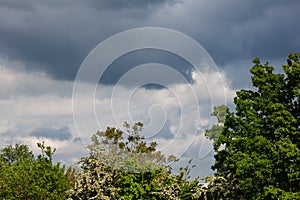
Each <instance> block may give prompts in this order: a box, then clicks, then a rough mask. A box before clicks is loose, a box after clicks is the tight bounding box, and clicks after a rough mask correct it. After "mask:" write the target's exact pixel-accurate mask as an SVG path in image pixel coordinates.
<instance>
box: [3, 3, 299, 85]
mask: <svg viewBox="0 0 300 200" xmlns="http://www.w3.org/2000/svg"><path fill="white" fill-rule="evenodd" d="M177 2H179V3H177ZM299 9H300V3H299V1H298V0H291V1H288V2H283V1H278V0H277V1H270V0H267V1H263V2H262V1H258V0H256V1H247V2H241V1H238V0H229V1H198V0H194V1H184V0H182V1H172V0H153V1H150V0H149V1H139V0H131V1H117V0H104V1H96V0H90V1H84V2H83V1H79V0H75V1H70V0H65V1H58V0H53V1H47V2H44V1H43V2H41V1H36V0H30V1H28V2H26V3H23V2H21V1H16V0H3V1H1V3H0V24H1V25H0V55H3V56H7V57H10V58H11V59H16V60H20V61H21V62H23V63H24V65H26V66H27V67H28V69H29V70H43V71H46V72H47V73H48V74H49V75H51V76H53V77H54V78H58V79H68V80H73V79H74V77H75V75H76V72H77V70H78V68H79V66H80V63H81V62H82V61H83V59H84V58H85V56H86V55H87V54H88V53H89V51H90V50H91V49H92V48H93V47H95V46H96V45H97V44H98V43H99V42H101V41H103V40H104V39H106V38H108V37H109V36H111V35H112V34H115V33H118V32H120V31H124V30H127V29H130V28H134V27H141V26H162V27H166V28H172V29H175V30H178V31H181V32H183V33H185V34H187V35H189V36H192V37H193V38H195V39H196V40H197V41H198V42H199V43H200V44H202V45H203V46H204V48H205V49H207V51H208V53H210V54H211V56H212V58H213V59H214V60H215V61H216V62H217V64H218V65H220V66H228V65H231V64H234V63H235V62H236V60H251V59H252V58H254V57H257V56H258V57H261V58H264V59H268V60H271V59H277V60H279V59H284V58H285V57H286V55H287V54H288V53H289V52H293V51H299V49H300V42H299V41H300V36H299V35H300V27H299V26H298V21H297V19H298V18H299V12H298V10H299ZM174 42H176V41H174ZM135 59H136V60H133V59H128V60H122V62H121V61H119V63H118V65H122V64H124V65H127V66H129V65H131V63H130V60H133V61H132V63H133V64H134V63H142V62H143V61H144V62H145V61H146V62H147V61H149V60H147V59H145V56H144V57H142V56H140V57H138V58H135ZM144 59H145V60H144ZM164 59H165V60H168V59H169V57H165V58H164ZM161 60H162V59H161ZM166 62H168V61H166ZM116 63H117V62H116ZM172 64H173V63H172ZM250 64H251V63H250ZM124 69H125V68H124ZM127 69H128V68H127ZM180 69H183V70H185V67H182V68H180ZM118 73H119V72H118ZM114 76H115V74H112V73H110V74H107V80H104V81H106V83H108V84H111V83H110V82H109V81H110V80H111V79H110V78H111V77H114ZM118 76H119V75H118V74H117V77H118Z"/></svg>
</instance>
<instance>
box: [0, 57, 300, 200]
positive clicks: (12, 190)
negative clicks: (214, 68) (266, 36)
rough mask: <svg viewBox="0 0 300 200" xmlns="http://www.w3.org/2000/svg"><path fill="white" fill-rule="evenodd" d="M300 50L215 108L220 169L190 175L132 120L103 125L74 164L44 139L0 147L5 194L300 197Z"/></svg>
mask: <svg viewBox="0 0 300 200" xmlns="http://www.w3.org/2000/svg"><path fill="white" fill-rule="evenodd" d="M299 58H300V54H299V53H294V54H289V56H288V58H287V63H286V64H283V65H282V67H283V73H275V72H274V67H273V66H270V65H269V63H267V62H266V63H264V64H262V63H261V62H260V60H259V59H258V58H256V59H254V60H253V67H252V68H251V70H250V72H251V74H252V76H251V80H252V84H253V88H254V89H251V90H250V89H248V90H245V89H242V90H239V91H237V93H236V97H235V98H234V104H235V111H234V112H231V111H230V110H229V108H228V107H227V106H225V105H220V106H216V107H214V110H213V112H212V114H211V115H212V116H215V117H216V118H217V120H218V123H217V124H215V125H213V126H212V127H211V128H210V129H208V130H206V132H205V135H206V137H207V138H209V139H211V140H213V141H214V151H215V155H214V158H215V163H214V164H213V166H212V169H213V170H215V175H214V176H208V177H205V178H204V179H205V184H202V183H201V182H202V181H203V179H201V178H199V177H196V178H193V179H192V178H191V177H189V173H190V171H191V169H192V168H195V169H197V166H194V165H192V161H189V162H188V163H187V165H186V166H183V167H181V168H180V170H179V172H178V173H174V172H173V173H172V169H171V167H170V165H169V163H171V162H176V161H178V158H176V157H175V156H172V155H169V156H166V155H164V154H162V153H161V152H160V151H158V150H157V149H156V147H157V143H156V142H151V143H147V142H146V141H145V138H144V137H143V136H142V130H143V124H142V123H140V122H138V123H135V124H133V125H130V124H128V123H124V131H122V130H120V129H117V128H114V127H108V128H107V129H106V130H105V131H98V132H97V133H96V134H94V135H93V136H92V138H91V144H90V145H88V146H87V148H88V150H89V155H88V156H85V157H82V158H81V159H80V160H79V162H78V163H77V165H76V166H73V167H69V168H66V167H65V166H63V165H61V164H60V163H54V162H53V155H54V153H55V149H53V148H51V147H50V146H46V145H45V144H44V143H38V144H37V145H38V147H39V148H40V150H41V153H40V155H38V156H34V155H33V153H32V152H31V151H30V149H29V148H28V146H26V145H19V144H16V145H14V146H13V145H9V146H7V147H4V148H2V149H1V151H0V198H1V199H24V200H25V199H33V200H35V199H41V200H42V199H43V200H45V199H70V200H71V199H74V200H84V199H112V200H113V199H123V200H131V199H150V200H151V199H153V200H156V199H158V200H159V199H166V200H167V199H170V200H173V199H178V200H180V199H183V200H185V199H186V200H190V199H300V102H299V99H300V62H299Z"/></svg>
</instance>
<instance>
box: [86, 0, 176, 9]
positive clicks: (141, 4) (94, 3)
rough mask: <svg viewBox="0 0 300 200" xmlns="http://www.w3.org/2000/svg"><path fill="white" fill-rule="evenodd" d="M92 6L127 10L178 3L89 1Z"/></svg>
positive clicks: (160, 0) (161, 0) (165, 0)
mask: <svg viewBox="0 0 300 200" xmlns="http://www.w3.org/2000/svg"><path fill="white" fill-rule="evenodd" d="M89 2H90V3H91V5H92V6H95V7H97V8H99V9H105V8H110V9H128V8H131V9H132V8H140V9H142V8H147V7H149V6H157V5H162V4H165V3H167V4H173V3H176V2H179V0H143V1H141V0H127V1H120V0H101V1H98V0H90V1H89Z"/></svg>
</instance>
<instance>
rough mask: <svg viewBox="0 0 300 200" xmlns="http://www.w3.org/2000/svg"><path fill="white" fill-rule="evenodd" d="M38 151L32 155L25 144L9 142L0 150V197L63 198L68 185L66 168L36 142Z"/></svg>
mask: <svg viewBox="0 0 300 200" xmlns="http://www.w3.org/2000/svg"><path fill="white" fill-rule="evenodd" d="M38 147H39V148H40V149H41V154H40V155H38V156H37V158H35V157H34V156H33V154H32V152H31V151H30V150H29V148H28V146H26V145H18V144H16V145H15V146H14V147H13V146H12V145H9V146H8V147H5V148H3V149H2V150H1V154H0V199H6V200H14V199H21V200H23V199H24V200H25V199H32V200H45V199H53V200H54V199H55V200H56V199H62V200H63V199H66V198H67V193H66V192H67V190H68V189H69V188H70V187H71V179H70V172H71V171H70V170H66V169H65V167H64V166H60V163H57V164H54V163H53V161H52V156H53V154H54V152H55V150H53V149H52V148H51V147H49V146H45V145H44V143H38Z"/></svg>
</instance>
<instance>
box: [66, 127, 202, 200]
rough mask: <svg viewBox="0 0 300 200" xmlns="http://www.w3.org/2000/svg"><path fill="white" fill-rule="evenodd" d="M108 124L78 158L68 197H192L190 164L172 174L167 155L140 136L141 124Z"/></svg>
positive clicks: (128, 198) (194, 183) (195, 183)
mask: <svg viewBox="0 0 300 200" xmlns="http://www.w3.org/2000/svg"><path fill="white" fill-rule="evenodd" d="M124 128H125V129H126V133H127V138H126V139H124V138H123V135H124V132H123V131H121V130H119V129H116V128H113V127H108V128H107V129H106V131H102V132H100V131H99V132H97V133H96V134H95V135H93V136H92V144H91V145H89V146H88V149H89V150H90V155H89V156H87V157H83V158H81V160H80V162H79V166H80V170H78V171H77V173H76V181H75V184H74V187H73V188H72V189H71V190H70V191H69V194H70V199H126V200H130V199H166V200H168V199H170V200H171V199H172V200H173V199H192V193H193V190H195V188H196V187H198V180H197V179H195V180H188V173H189V167H186V168H182V169H181V170H180V174H178V175H176V174H174V175H173V174H171V168H170V167H169V166H167V163H168V162H172V161H176V160H177V158H176V157H175V156H169V157H166V156H165V155H163V154H162V153H161V152H160V151H157V150H156V146H157V143H156V142H151V143H150V144H147V142H146V141H145V140H144V137H143V136H141V131H142V129H143V124H142V123H140V122H138V123H135V124H134V125H133V126H130V125H129V124H128V123H125V124H124Z"/></svg>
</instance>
